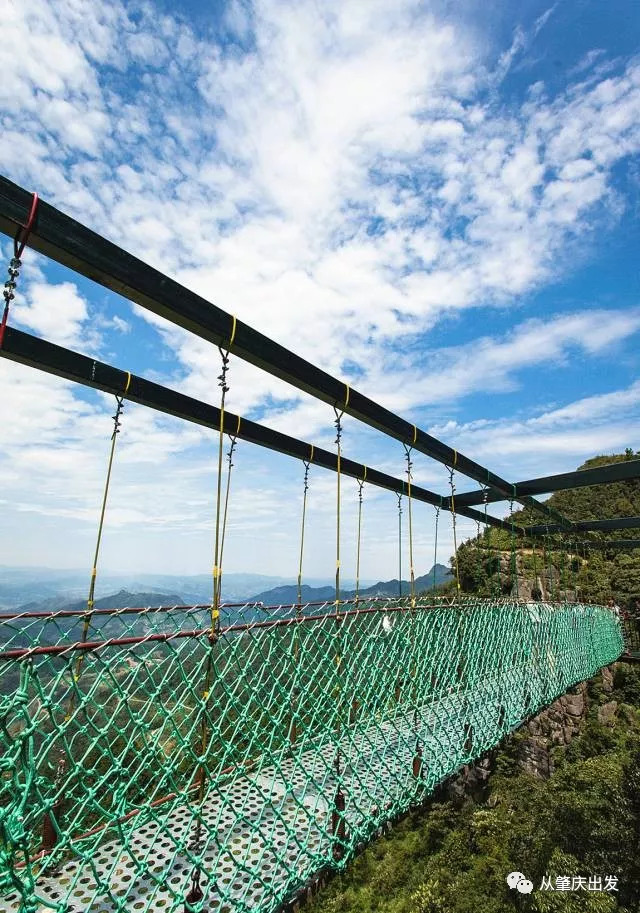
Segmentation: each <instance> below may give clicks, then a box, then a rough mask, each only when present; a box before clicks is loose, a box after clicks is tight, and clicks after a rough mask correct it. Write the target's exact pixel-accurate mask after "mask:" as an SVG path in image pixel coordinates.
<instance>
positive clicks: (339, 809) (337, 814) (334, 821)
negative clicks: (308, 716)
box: [331, 384, 349, 862]
mask: <svg viewBox="0 0 640 913" xmlns="http://www.w3.org/2000/svg"><path fill="white" fill-rule="evenodd" d="M348 405H349V385H348V384H346V390H345V399H344V407H343V409H342V410H340V409H338V406H337V404H336V405H335V406H334V407H333V411H334V412H335V415H336V418H335V422H334V424H335V427H336V440H335V443H336V445H337V448H338V453H337V485H336V598H335V607H336V612H335V623H336V627H337V631H336V635H337V636H336V638H335V649H334V659H335V664H336V668H335V675H336V692H337V695H336V726H337V730H338V735H340V734H341V732H342V714H343V709H344V708H343V705H344V696H343V686H342V658H343V655H344V624H341V617H340V481H341V468H342V467H341V460H342V416H343V415H344V413H345V410H346V408H347V406H348ZM333 766H334V769H335V778H336V793H335V796H334V799H333V810H332V813H331V833H332V836H333V838H334V839H333V846H332V855H333V858H334V860H335V861H336V862H338V861H339V860H341V859H342V857H343V855H344V843H345V840H346V821H345V814H344V813H345V809H346V797H345V795H344V793H343V791H342V774H341V768H340V743H339V742H338V744H337V746H336V753H335V758H334V762H333Z"/></svg>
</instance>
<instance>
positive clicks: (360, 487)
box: [356, 466, 367, 603]
mask: <svg viewBox="0 0 640 913" xmlns="http://www.w3.org/2000/svg"><path fill="white" fill-rule="evenodd" d="M366 480H367V467H366V466H365V467H364V474H363V476H362V478H361V479H356V482H357V484H358V545H357V548H356V603H357V602H358V600H359V599H360V535H361V531H362V489H363V488H364V483H365V482H366Z"/></svg>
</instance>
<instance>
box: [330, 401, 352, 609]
mask: <svg viewBox="0 0 640 913" xmlns="http://www.w3.org/2000/svg"><path fill="white" fill-rule="evenodd" d="M349 392H350V391H349V384H345V399H344V406H343V408H342V409H338V405H337V404H336V405H335V406H334V407H333V411H334V412H335V414H336V418H335V422H334V425H335V426H336V440H335V442H336V445H337V447H338V454H337V485H336V612H337V611H339V607H340V480H341V461H342V416H343V415H344V413H345V410H346V408H347V406H348V405H349Z"/></svg>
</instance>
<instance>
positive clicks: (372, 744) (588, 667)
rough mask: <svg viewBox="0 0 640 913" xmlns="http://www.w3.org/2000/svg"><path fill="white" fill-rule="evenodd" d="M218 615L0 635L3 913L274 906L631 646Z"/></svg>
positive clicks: (514, 604)
mask: <svg viewBox="0 0 640 913" xmlns="http://www.w3.org/2000/svg"><path fill="white" fill-rule="evenodd" d="M209 617H210V610H209V609H208V608H207V607H191V608H184V607H173V608H160V609H159V608H149V609H127V610H103V611H96V612H94V613H93V614H92V616H91V623H90V628H89V634H88V636H87V643H88V644H89V645H88V646H87V644H86V643H85V644H84V645H82V644H79V643H78V641H79V639H80V634H81V632H82V622H83V615H82V613H75V614H74V613H69V612H57V613H50V614H46V613H40V614H37V615H29V614H22V615H13V616H8V615H5V616H4V617H3V618H2V620H1V621H0V674H1V682H2V684H1V690H0V742H1V753H0V896H1V897H2V900H1V901H0V906H1V908H2V909H3V910H6V911H11V913H13V911H16V913H17V911H20V913H23V911H29V913H34V911H40V910H42V911H45V910H57V911H60V913H62V911H65V913H73V911H76V913H82V911H85V910H90V911H105V913H106V911H124V910H127V911H135V913H144V911H164V913H169V911H183V910H187V911H200V910H216V911H228V913H231V911H234V913H235V911H272V910H277V909H279V908H281V907H282V906H283V905H284V904H286V903H287V902H289V901H290V900H291V899H292V898H295V896H296V895H297V893H299V892H300V891H301V890H303V889H304V885H305V883H306V882H308V881H309V879H311V878H312V877H313V876H314V873H318V872H319V871H321V870H322V869H325V868H326V867H333V868H337V869H341V868H343V867H344V866H345V865H346V863H347V862H348V860H349V858H350V857H351V856H352V855H353V854H354V852H355V851H356V850H357V849H358V848H359V847H361V846H362V845H363V844H364V843H365V842H366V841H368V840H370V839H371V838H372V837H373V836H374V835H375V833H376V832H377V831H378V830H379V829H380V827H381V826H382V825H383V824H384V823H385V822H386V821H388V820H389V819H392V818H393V817H395V816H396V815H398V814H401V813H403V812H405V811H406V810H407V809H409V808H410V807H412V806H415V805H416V804H418V803H420V802H421V801H422V800H423V799H424V798H425V797H426V796H427V795H428V794H429V793H430V792H432V791H433V789H434V788H435V787H436V785H437V784H438V783H440V782H442V781H443V780H444V779H446V778H447V777H448V776H450V775H451V774H452V773H454V772H455V771H456V770H458V769H459V768H460V767H461V765H463V764H465V763H468V762H470V761H471V760H473V759H474V758H477V757H479V756H480V755H482V754H483V752H485V751H486V750H487V749H489V748H491V747H492V746H494V745H496V744H497V743H498V742H499V741H500V739H501V738H502V737H503V736H504V735H505V734H506V733H508V732H509V731H511V730H512V729H514V728H515V727H516V726H518V725H519V724H520V723H521V722H522V721H523V720H524V719H525V718H526V717H527V716H528V715H530V714H532V713H534V712H536V711H537V710H538V709H539V708H541V707H543V706H545V705H546V704H548V703H549V702H551V701H552V700H553V699H554V698H555V697H556V696H557V695H560V694H562V693H563V692H564V691H566V689H567V688H568V687H570V686H571V685H573V684H575V683H576V682H578V681H581V680H583V679H585V678H588V677H589V676H591V675H593V674H594V673H595V672H596V671H597V670H598V669H599V668H600V667H601V666H603V665H605V664H607V663H610V662H612V661H613V660H615V659H616V658H617V657H618V656H619V655H620V653H621V652H622V650H623V641H622V635H621V629H620V623H619V620H618V618H617V617H616V615H615V613H614V612H612V611H611V610H609V609H607V608H603V607H601V606H596V605H579V604H571V603H562V604H551V603H538V602H526V601H523V600H517V599H500V600H481V599H477V598H457V599H455V600H449V599H445V598H433V597H429V598H427V597H418V598H417V600H416V601H415V606H413V607H412V605H411V600H410V599H408V598H407V599H400V598H399V599H378V600H368V601H366V600H361V601H359V602H357V603H353V602H352V603H346V604H340V605H339V606H338V607H336V606H335V605H334V604H332V603H329V604H325V605H308V606H304V607H302V608H301V607H299V606H298V607H296V606H283V607H279V608H273V607H271V608H269V609H265V608H264V607H262V606H260V605H256V604H252V605H246V606H228V607H226V608H225V607H223V609H222V613H221V625H220V630H219V632H218V633H217V636H216V637H215V638H210V637H209V636H207V627H208V624H209V621H208V619H209ZM80 657H82V659H81V660H80ZM207 679H208V680H209V682H210V687H209V689H208V693H205V691H204V689H205V683H206V681H207Z"/></svg>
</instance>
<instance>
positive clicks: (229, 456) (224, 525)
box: [218, 416, 240, 590]
mask: <svg viewBox="0 0 640 913" xmlns="http://www.w3.org/2000/svg"><path fill="white" fill-rule="evenodd" d="M239 433H240V417H239V416H238V428H237V431H236V433H235V434H230V435H229V441H230V444H231V446H230V447H229V451H228V453H227V487H226V491H225V496H224V516H223V518H222V535H221V537H220V574H219V575H218V579H219V581H220V589H221V590H222V557H223V554H224V542H225V537H226V534H227V513H228V510H229V489H230V488H231V470H232V469H233V454H234V451H235V449H236V444H237V443H238V434H239Z"/></svg>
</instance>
